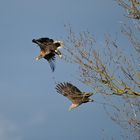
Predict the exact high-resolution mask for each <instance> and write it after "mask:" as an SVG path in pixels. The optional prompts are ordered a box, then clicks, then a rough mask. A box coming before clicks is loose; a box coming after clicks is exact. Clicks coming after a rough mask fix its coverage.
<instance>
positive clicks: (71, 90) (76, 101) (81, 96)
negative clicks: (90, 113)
mask: <svg viewBox="0 0 140 140" xmlns="http://www.w3.org/2000/svg"><path fill="white" fill-rule="evenodd" d="M56 90H57V92H58V93H59V94H62V95H63V96H66V97H67V98H68V99H69V100H71V102H72V105H71V106H70V107H69V110H72V109H74V108H76V107H78V106H79V105H81V104H82V103H87V102H93V100H92V99H90V98H89V97H90V96H92V95H93V93H86V92H81V91H80V90H79V89H78V88H77V87H75V86H74V85H72V84H71V83H68V82H64V83H59V84H57V85H56Z"/></svg>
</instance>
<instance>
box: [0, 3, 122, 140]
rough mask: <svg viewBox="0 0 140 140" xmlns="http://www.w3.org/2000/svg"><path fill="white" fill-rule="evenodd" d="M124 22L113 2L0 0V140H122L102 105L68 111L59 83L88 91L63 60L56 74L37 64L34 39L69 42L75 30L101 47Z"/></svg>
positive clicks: (41, 63) (57, 64)
mask: <svg viewBox="0 0 140 140" xmlns="http://www.w3.org/2000/svg"><path fill="white" fill-rule="evenodd" d="M121 20H123V13H122V10H121V8H120V7H119V6H118V5H117V4H116V3H115V2H114V0H0V42H1V43H0V140H85V139H86V140H92V139H95V140H100V139H102V138H107V139H109V138H108V136H110V135H111V136H114V137H115V138H116V139H119V138H120V137H119V135H120V131H121V130H120V128H119V127H118V126H117V125H115V124H114V123H112V122H111V121H110V119H109V118H108V116H107V115H106V114H105V112H104V110H103V108H102V106H101V105H99V104H94V103H88V104H85V105H82V106H80V107H79V108H77V109H75V110H73V111H70V112H69V111H68V108H69V106H70V104H71V102H69V101H68V100H67V99H66V98H65V97H62V96H60V95H58V94H57V93H56V91H55V89H54V87H55V81H59V82H63V81H71V82H72V83H73V84H75V85H76V86H78V87H79V88H80V89H81V90H86V91H88V90H89V89H86V88H85V87H84V86H83V85H81V84H80V83H79V82H78V81H77V80H75V79H74V76H72V75H74V74H75V72H76V68H73V66H72V65H71V64H68V63H66V62H65V61H63V60H60V59H59V58H58V59H57V61H56V69H55V72H54V73H52V72H51V69H50V66H49V65H48V63H47V61H45V59H44V60H43V59H42V60H40V61H38V62H36V61H35V57H36V56H37V55H38V53H39V48H37V47H36V45H34V44H33V43H32V39H33V38H40V37H50V38H53V39H56V40H65V39H66V37H67V35H68V34H67V31H66V29H65V27H64V25H65V24H66V25H67V24H70V25H71V27H72V28H73V31H74V32H76V33H79V32H81V31H85V30H88V31H90V32H91V33H92V34H94V35H95V36H96V38H97V41H99V43H100V42H101V43H102V42H103V36H104V33H111V34H115V33H116V32H117V31H119V28H120V24H119V23H120V21H121ZM90 91H91V90H90ZM92 98H94V97H92ZM103 129H104V130H105V132H104V133H103V131H102V130H103ZM110 139H111V137H110Z"/></svg>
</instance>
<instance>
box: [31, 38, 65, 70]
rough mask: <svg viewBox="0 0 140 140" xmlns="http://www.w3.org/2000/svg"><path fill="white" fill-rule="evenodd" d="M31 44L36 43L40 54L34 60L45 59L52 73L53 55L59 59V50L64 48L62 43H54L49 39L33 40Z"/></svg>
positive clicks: (53, 65)
mask: <svg viewBox="0 0 140 140" xmlns="http://www.w3.org/2000/svg"><path fill="white" fill-rule="evenodd" d="M32 42H33V43H36V44H37V45H38V46H39V47H40V54H39V56H37V57H36V60H39V59H41V58H45V59H46V60H48V62H49V63H50V67H51V69H52V71H54V70H55V64H54V61H55V55H56V54H57V55H58V56H59V57H60V58H61V57H62V54H61V52H60V51H59V49H60V48H62V47H64V43H63V42H62V41H54V40H53V39H50V38H39V39H33V40H32Z"/></svg>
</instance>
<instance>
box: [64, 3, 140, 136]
mask: <svg viewBox="0 0 140 140" xmlns="http://www.w3.org/2000/svg"><path fill="white" fill-rule="evenodd" d="M116 1H117V2H118V3H119V4H120V5H121V6H122V7H123V8H124V9H125V10H127V11H128V10H129V15H131V18H132V20H133V19H134V20H137V21H136V22H132V27H129V26H127V25H126V24H123V26H122V27H121V33H122V34H123V35H124V37H127V39H128V42H127V44H129V45H128V46H121V44H120V43H119V40H117V39H112V37H111V35H109V34H107V35H105V41H104V44H103V45H101V44H98V42H96V39H95V37H94V36H93V35H92V34H91V33H90V32H88V31H86V32H82V33H79V34H75V33H74V32H73V31H72V28H71V27H70V26H66V29H67V31H68V38H67V40H66V46H67V47H66V48H65V51H66V52H67V53H66V54H67V55H66V56H65V60H66V61H68V62H71V63H75V64H76V65H77V66H78V67H79V69H78V74H79V75H78V76H77V77H76V78H77V79H78V80H79V81H80V82H82V83H83V84H85V86H87V87H90V88H91V89H92V90H93V92H94V93H95V94H98V95H101V97H102V98H103V99H104V103H103V105H104V109H105V111H106V113H107V114H108V116H109V117H110V118H111V120H113V121H114V122H116V123H117V124H119V125H120V126H121V127H122V128H124V129H125V130H128V131H129V132H131V136H133V138H134V139H140V38H139V37H140V35H139V33H140V25H139V21H138V20H139V19H140V11H139V9H138V6H139V2H138V1H137V0H129V1H127V3H126V2H124V0H116ZM128 50H129V51H128ZM108 105H110V107H111V109H110V107H108ZM125 138H126V137H125ZM125 138H124V139H125Z"/></svg>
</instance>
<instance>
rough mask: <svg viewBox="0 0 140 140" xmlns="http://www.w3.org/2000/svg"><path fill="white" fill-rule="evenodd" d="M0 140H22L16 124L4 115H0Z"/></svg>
mask: <svg viewBox="0 0 140 140" xmlns="http://www.w3.org/2000/svg"><path fill="white" fill-rule="evenodd" d="M0 140H22V138H21V136H20V135H19V128H18V127H17V125H16V124H15V123H13V122H12V121H10V120H8V119H6V118H4V117H0Z"/></svg>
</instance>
